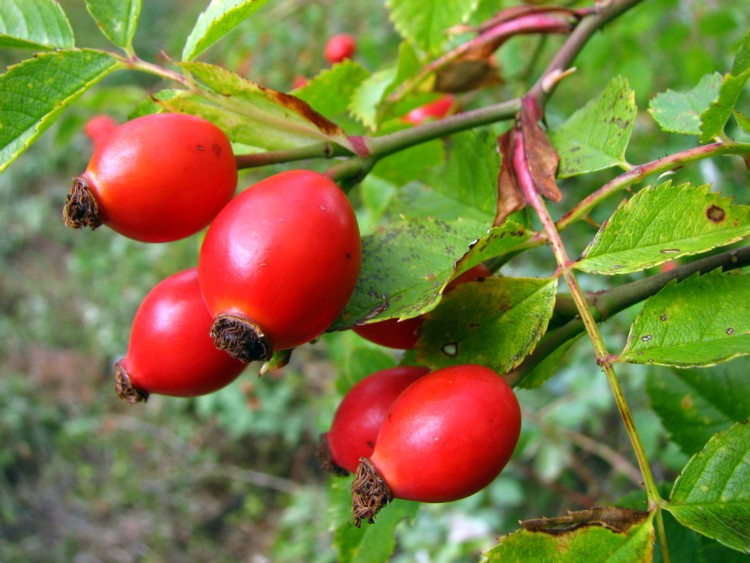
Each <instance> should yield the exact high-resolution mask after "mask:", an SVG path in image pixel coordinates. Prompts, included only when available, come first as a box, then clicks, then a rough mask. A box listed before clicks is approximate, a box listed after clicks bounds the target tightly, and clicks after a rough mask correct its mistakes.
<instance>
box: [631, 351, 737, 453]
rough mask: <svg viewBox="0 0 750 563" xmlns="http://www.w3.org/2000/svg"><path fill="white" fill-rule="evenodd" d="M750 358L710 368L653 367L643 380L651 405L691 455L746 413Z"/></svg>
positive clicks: (669, 430) (665, 426)
mask: <svg viewBox="0 0 750 563" xmlns="http://www.w3.org/2000/svg"><path fill="white" fill-rule="evenodd" d="M749 374H750V358H737V359H735V360H733V361H732V362H730V363H724V364H721V365H718V366H715V367H714V368H712V369H709V370H707V369H680V370H678V369H655V370H652V371H651V375H650V376H649V378H648V379H647V380H646V390H647V391H648V396H649V398H650V400H651V407H652V408H653V409H654V410H655V411H656V413H657V414H658V415H659V418H660V419H661V421H662V424H663V425H664V428H665V429H666V430H667V432H669V433H670V435H671V436H672V440H674V441H675V442H676V443H677V444H678V445H679V446H680V448H682V450H683V451H684V452H685V453H686V454H688V455H692V454H694V453H696V452H698V451H700V449H701V448H702V447H703V446H704V445H705V444H706V442H708V440H709V438H711V436H713V435H714V434H716V433H717V432H719V431H721V430H726V429H727V428H728V427H729V426H731V425H732V424H733V423H734V422H739V421H741V420H745V419H747V417H748V416H750V375H749Z"/></svg>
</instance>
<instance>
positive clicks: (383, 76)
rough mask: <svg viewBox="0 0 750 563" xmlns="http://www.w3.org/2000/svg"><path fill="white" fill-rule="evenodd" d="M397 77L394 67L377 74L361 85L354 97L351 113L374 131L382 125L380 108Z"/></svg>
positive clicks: (350, 105) (350, 108)
mask: <svg viewBox="0 0 750 563" xmlns="http://www.w3.org/2000/svg"><path fill="white" fill-rule="evenodd" d="M395 76H396V68H393V67H391V68H386V69H383V70H380V71H378V72H375V73H373V74H371V75H370V76H369V77H368V78H366V79H365V80H363V81H362V82H361V83H360V84H359V87H358V88H357V90H356V91H355V92H354V95H353V96H352V99H351V103H350V104H349V111H351V112H352V115H354V116H355V117H356V118H357V119H358V120H359V121H360V122H361V123H362V124H363V125H364V126H365V127H369V128H370V129H372V130H373V131H374V130H377V128H378V125H380V111H379V110H380V106H381V103H382V101H383V98H384V97H385V95H386V93H387V91H388V89H389V88H390V86H391V84H392V83H393V79H394V78H395Z"/></svg>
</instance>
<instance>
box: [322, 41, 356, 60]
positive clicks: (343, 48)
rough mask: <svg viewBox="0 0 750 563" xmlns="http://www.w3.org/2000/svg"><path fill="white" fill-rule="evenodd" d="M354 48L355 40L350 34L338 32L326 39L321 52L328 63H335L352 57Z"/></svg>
mask: <svg viewBox="0 0 750 563" xmlns="http://www.w3.org/2000/svg"><path fill="white" fill-rule="evenodd" d="M356 50H357V40H356V39H355V38H354V37H353V36H352V35H348V34H346V33H340V34H338V35H334V36H333V37H331V38H330V39H329V40H328V43H326V46H325V49H324V51H323V54H324V56H325V58H326V60H327V61H328V62H329V63H331V64H335V63H340V62H341V61H344V60H346V59H350V58H352V57H353V56H354V52H355V51H356Z"/></svg>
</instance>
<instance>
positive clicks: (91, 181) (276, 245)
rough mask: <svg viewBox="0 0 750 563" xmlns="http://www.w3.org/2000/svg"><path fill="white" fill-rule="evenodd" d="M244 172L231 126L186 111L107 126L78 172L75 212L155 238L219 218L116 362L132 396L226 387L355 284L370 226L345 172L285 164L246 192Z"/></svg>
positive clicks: (329, 317)
mask: <svg viewBox="0 0 750 563" xmlns="http://www.w3.org/2000/svg"><path fill="white" fill-rule="evenodd" d="M236 184H237V165H236V160H235V157H234V154H233V152H232V147H231V144H230V142H229V139H228V138H227V137H226V135H225V134H224V133H223V132H222V131H221V130H220V129H219V128H218V127H216V126H215V125H214V124H212V123H210V122H209V121H206V120H204V119H201V118H199V117H195V116H190V115H184V114H176V113H161V114H153V115H147V116H143V117H139V118H136V119H134V120H132V121H129V122H127V123H125V124H123V125H121V126H120V127H117V128H116V129H115V130H114V131H111V132H109V134H108V135H107V136H106V137H104V138H103V139H101V140H100V141H99V142H98V146H97V148H96V149H95V150H94V154H93V156H92V158H91V160H90V161H89V164H88V166H87V168H86V171H85V172H84V173H83V174H81V175H80V176H78V177H77V178H76V179H75V180H74V183H73V187H72V188H71V191H70V193H69V194H68V199H67V202H66V205H65V209H64V212H63V216H64V220H65V223H66V224H67V225H68V226H71V227H75V228H80V227H86V226H88V227H91V228H97V227H98V226H100V225H106V226H108V227H110V228H111V229H113V230H115V231H117V232H119V233H121V234H123V235H125V236H127V237H129V238H132V239H135V240H139V241H144V242H169V241H174V240H177V239H180V238H184V237H187V236H190V235H192V234H195V233H197V232H198V231H200V230H202V229H204V228H205V227H206V226H208V230H207V231H206V235H205V237H204V239H203V242H202V245H201V250H200V254H199V258H198V264H197V266H196V267H194V268H192V269H189V270H187V271H184V272H181V273H178V274H175V275H174V276H171V277H169V278H167V279H165V280H163V281H162V282H161V283H159V284H158V285H157V286H156V287H155V288H154V289H153V290H152V291H151V292H150V293H149V295H148V296H147V297H146V299H144V301H143V303H142V304H141V306H140V307H139V309H138V311H137V313H136V317H135V319H134V323H133V327H132V330H131V336H130V344H129V347H128V353H127V355H126V356H125V358H123V359H122V360H121V361H119V362H118V364H117V368H116V382H117V389H118V392H119V393H120V396H121V397H123V398H124V399H126V400H128V401H130V402H136V401H139V400H144V399H146V398H147V397H148V395H149V394H150V393H161V394H168V395H177V396H196V395H201V394H204V393H207V392H211V391H214V390H216V389H218V388H220V387H223V386H225V385H227V384H228V383H229V382H231V381H232V380H233V379H234V378H236V377H237V375H238V374H239V373H240V372H241V371H242V368H243V367H244V365H245V364H246V363H247V362H251V361H255V360H269V359H270V358H271V357H272V356H273V354H274V353H276V352H281V351H285V350H290V349H292V348H295V347H297V346H300V345H301V344H304V343H306V342H309V341H311V340H313V339H315V338H317V337H318V336H320V335H321V334H322V333H323V332H324V331H325V330H326V329H327V328H328V327H329V326H330V325H331V324H332V323H333V321H334V320H336V318H337V317H338V316H339V314H340V313H341V311H342V310H343V308H344V305H346V303H347V301H348V300H349V297H350V296H351V294H352V292H353V291H354V286H355V284H356V282H357V277H358V275H359V268H360V262H361V242H360V236H359V229H358V226H357V220H356V217H355V214H354V210H353V209H352V206H351V204H350V203H349V200H348V199H347V197H346V195H345V194H344V192H343V191H342V190H341V189H340V188H339V187H338V185H336V183H335V182H334V181H333V180H331V179H330V178H328V177H326V176H324V175H322V174H319V173H317V172H312V171H307V170H294V171H287V172H282V173H280V174H276V175H274V176H271V177H269V178H266V179H264V180H262V181H260V182H258V183H257V184H255V185H253V186H250V187H249V188H247V189H246V190H243V191H242V192H241V193H239V194H238V195H237V196H236V197H235V196H234V193H235V190H236ZM321 241H323V242H324V244H321Z"/></svg>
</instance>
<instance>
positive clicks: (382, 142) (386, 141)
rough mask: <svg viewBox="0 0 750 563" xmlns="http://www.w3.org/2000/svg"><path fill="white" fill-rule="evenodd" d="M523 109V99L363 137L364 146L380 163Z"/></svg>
mask: <svg viewBox="0 0 750 563" xmlns="http://www.w3.org/2000/svg"><path fill="white" fill-rule="evenodd" d="M520 109H521V100H520V98H516V99H513V100H509V101H507V102H503V103H500V104H495V105H491V106H486V107H483V108H479V109H474V110H470V111H466V112H463V113H457V114H455V115H452V116H450V117H445V118H443V119H440V120H437V121H432V122H430V123H425V124H424V125H419V126H417V127H410V128H409V129H403V130H401V131H397V132H396V133H390V134H388V135H382V136H380V137H369V138H368V137H363V142H364V144H365V146H366V147H367V150H368V151H369V155H370V156H371V157H374V158H376V159H381V158H383V157H385V156H388V155H390V154H393V153H395V152H398V151H402V150H404V149H407V148H409V147H413V146H415V145H418V144H421V143H426V142H427V141H432V140H434V139H440V138H441V137H447V136H449V135H452V134H454V133H460V132H461V131H467V130H469V129H474V128H476V127H481V126H483V125H490V124H492V123H497V122H499V121H507V120H509V119H513V118H515V116H516V113H518V111H519V110H520Z"/></svg>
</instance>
